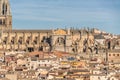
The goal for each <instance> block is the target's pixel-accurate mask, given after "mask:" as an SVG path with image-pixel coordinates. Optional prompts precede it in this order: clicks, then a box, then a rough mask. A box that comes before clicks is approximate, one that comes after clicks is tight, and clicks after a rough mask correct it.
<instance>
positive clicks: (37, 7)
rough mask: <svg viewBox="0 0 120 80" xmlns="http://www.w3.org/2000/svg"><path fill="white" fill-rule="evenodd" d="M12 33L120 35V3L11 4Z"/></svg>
mask: <svg viewBox="0 0 120 80" xmlns="http://www.w3.org/2000/svg"><path fill="white" fill-rule="evenodd" d="M10 5H11V10H12V16H13V29H57V28H70V27H74V28H79V29H80V28H84V27H90V28H98V29H100V30H104V31H107V32H110V33H114V34H120V0H10Z"/></svg>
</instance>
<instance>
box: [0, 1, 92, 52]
mask: <svg viewBox="0 0 120 80" xmlns="http://www.w3.org/2000/svg"><path fill="white" fill-rule="evenodd" d="M0 7H1V8H0V50H4V51H29V52H32V51H47V52H49V51H64V52H70V53H75V52H76V53H80V52H82V51H84V50H85V48H86V47H89V46H93V44H94V37H93V35H92V33H91V31H90V30H89V29H59V28H58V29H52V30H14V29H12V14H11V8H10V3H9V0H0ZM23 25H24V24H23ZM86 45H87V46H86Z"/></svg>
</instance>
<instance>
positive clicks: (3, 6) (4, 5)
mask: <svg viewBox="0 0 120 80" xmlns="http://www.w3.org/2000/svg"><path fill="white" fill-rule="evenodd" d="M5 14H7V5H6V4H5V3H3V5H2V15H5Z"/></svg>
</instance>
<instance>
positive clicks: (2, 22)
mask: <svg viewBox="0 0 120 80" xmlns="http://www.w3.org/2000/svg"><path fill="white" fill-rule="evenodd" d="M0 30H2V31H5V30H12V15H11V10H10V3H9V0H0Z"/></svg>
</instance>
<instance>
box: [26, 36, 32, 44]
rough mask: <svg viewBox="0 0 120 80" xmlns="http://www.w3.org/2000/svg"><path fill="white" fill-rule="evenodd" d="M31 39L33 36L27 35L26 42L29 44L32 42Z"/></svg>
mask: <svg viewBox="0 0 120 80" xmlns="http://www.w3.org/2000/svg"><path fill="white" fill-rule="evenodd" d="M30 39H31V37H30V36H28V37H27V40H26V43H27V44H30Z"/></svg>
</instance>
